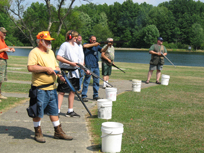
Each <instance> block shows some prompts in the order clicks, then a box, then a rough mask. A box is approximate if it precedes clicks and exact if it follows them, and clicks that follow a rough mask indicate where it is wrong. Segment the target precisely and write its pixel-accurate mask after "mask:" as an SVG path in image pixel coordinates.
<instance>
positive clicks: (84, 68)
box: [63, 57, 113, 87]
mask: <svg viewBox="0 0 204 153" xmlns="http://www.w3.org/2000/svg"><path fill="white" fill-rule="evenodd" d="M63 58H64V59H66V60H67V61H70V62H72V61H71V60H69V59H67V58H66V57H63ZM77 65H78V66H79V67H80V68H81V69H83V70H84V71H85V72H87V71H89V72H90V73H91V75H92V76H94V77H95V78H97V79H101V80H102V81H104V82H106V83H107V84H109V85H110V86H111V87H113V85H112V84H110V83H109V82H107V81H105V80H104V79H102V78H100V77H99V76H98V75H96V74H95V73H93V72H91V71H90V70H89V69H88V68H86V67H85V66H83V65H81V64H79V63H77Z"/></svg>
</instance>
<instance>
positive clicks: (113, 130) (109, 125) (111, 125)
mask: <svg viewBox="0 0 204 153" xmlns="http://www.w3.org/2000/svg"><path fill="white" fill-rule="evenodd" d="M101 131H102V136H101V138H102V152H120V151H121V145H122V134H123V124H122V123H118V122H104V123H102V126H101Z"/></svg>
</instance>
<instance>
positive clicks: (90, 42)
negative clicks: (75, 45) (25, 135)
mask: <svg viewBox="0 0 204 153" xmlns="http://www.w3.org/2000/svg"><path fill="white" fill-rule="evenodd" d="M92 36H93V35H91V36H90V37H89V43H91V37H92Z"/></svg>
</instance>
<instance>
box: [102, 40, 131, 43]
mask: <svg viewBox="0 0 204 153" xmlns="http://www.w3.org/2000/svg"><path fill="white" fill-rule="evenodd" d="M125 42H128V41H127V40H118V41H101V42H99V43H100V44H108V43H116V44H118V43H125Z"/></svg>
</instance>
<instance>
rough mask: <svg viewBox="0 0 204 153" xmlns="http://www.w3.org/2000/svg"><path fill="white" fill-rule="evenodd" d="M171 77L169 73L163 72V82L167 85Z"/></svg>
mask: <svg viewBox="0 0 204 153" xmlns="http://www.w3.org/2000/svg"><path fill="white" fill-rule="evenodd" d="M169 79H170V76H169V75H165V74H162V77H161V84H162V85H166V86H167V85H168V84H169Z"/></svg>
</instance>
